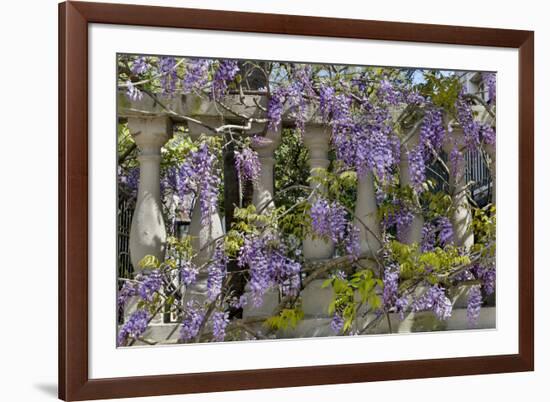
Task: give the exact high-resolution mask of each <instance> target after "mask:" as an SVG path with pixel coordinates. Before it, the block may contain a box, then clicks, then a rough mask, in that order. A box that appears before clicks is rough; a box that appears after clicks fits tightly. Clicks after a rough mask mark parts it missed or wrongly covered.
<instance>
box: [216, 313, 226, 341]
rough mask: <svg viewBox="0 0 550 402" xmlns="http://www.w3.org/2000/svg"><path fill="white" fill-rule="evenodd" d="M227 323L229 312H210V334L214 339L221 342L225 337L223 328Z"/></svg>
mask: <svg viewBox="0 0 550 402" xmlns="http://www.w3.org/2000/svg"><path fill="white" fill-rule="evenodd" d="M227 324H229V313H227V312H223V311H216V312H215V313H214V314H212V334H213V336H214V341H216V342H222V341H223V340H224V339H225V328H226V327H227Z"/></svg>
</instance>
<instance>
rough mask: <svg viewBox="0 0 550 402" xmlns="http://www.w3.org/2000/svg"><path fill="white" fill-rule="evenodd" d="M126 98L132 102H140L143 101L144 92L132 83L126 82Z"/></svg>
mask: <svg viewBox="0 0 550 402" xmlns="http://www.w3.org/2000/svg"><path fill="white" fill-rule="evenodd" d="M126 96H127V97H128V99H130V100H132V101H134V102H135V101H138V100H141V99H143V92H141V91H140V90H139V89H138V87H136V86H135V85H134V84H133V83H132V81H130V80H128V81H126Z"/></svg>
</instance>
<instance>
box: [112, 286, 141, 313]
mask: <svg viewBox="0 0 550 402" xmlns="http://www.w3.org/2000/svg"><path fill="white" fill-rule="evenodd" d="M135 295H137V289H136V285H135V284H134V283H133V282H129V281H125V282H124V284H123V285H122V288H121V289H120V290H119V291H118V294H117V306H118V308H119V309H120V308H124V306H125V305H126V302H127V301H128V299H130V298H131V297H133V296H135Z"/></svg>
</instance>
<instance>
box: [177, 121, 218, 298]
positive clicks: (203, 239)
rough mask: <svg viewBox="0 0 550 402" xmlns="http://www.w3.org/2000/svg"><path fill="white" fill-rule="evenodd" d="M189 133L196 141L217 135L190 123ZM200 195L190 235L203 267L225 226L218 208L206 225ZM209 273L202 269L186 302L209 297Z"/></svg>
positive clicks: (194, 208) (188, 288) (188, 290)
mask: <svg viewBox="0 0 550 402" xmlns="http://www.w3.org/2000/svg"><path fill="white" fill-rule="evenodd" d="M188 127H189V133H190V135H191V137H192V138H194V139H196V138H198V137H199V136H200V135H201V134H207V135H215V134H214V133H212V132H210V131H209V130H207V129H205V128H204V127H202V126H201V125H198V124H193V123H189V126H188ZM200 196H201V195H200V194H197V197H196V198H195V204H194V206H193V212H192V214H191V222H190V224H189V231H188V235H189V236H191V246H192V247H193V250H194V251H195V252H196V253H197V254H196V256H195V257H194V259H193V263H194V264H196V265H197V266H199V267H200V266H201V265H203V264H204V263H206V262H208V261H209V260H210V259H211V258H212V255H213V254H214V251H215V249H216V247H215V244H214V240H215V239H218V238H219V237H220V236H222V235H223V233H224V232H223V226H222V220H221V218H220V214H219V212H218V210H217V208H216V210H215V211H213V212H212V213H211V215H210V218H209V219H208V221H207V222H206V223H203V222H202V213H201V208H200ZM207 277H208V275H207V273H206V270H205V269H202V270H201V272H200V274H199V275H198V277H197V281H196V282H195V283H194V284H193V285H191V286H188V287H187V289H186V290H185V296H184V302H187V301H188V300H195V301H198V302H201V303H202V302H203V301H204V300H206V297H207V286H206V284H207Z"/></svg>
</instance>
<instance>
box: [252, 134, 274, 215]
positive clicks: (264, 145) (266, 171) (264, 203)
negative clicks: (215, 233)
mask: <svg viewBox="0 0 550 402" xmlns="http://www.w3.org/2000/svg"><path fill="white" fill-rule="evenodd" d="M280 142H281V129H280V128H279V129H278V130H277V131H268V133H267V134H266V136H265V137H257V138H255V139H254V140H253V141H252V148H253V149H254V150H255V151H256V152H257V153H258V158H259V160H260V177H259V178H258V180H257V181H256V182H255V183H253V186H254V193H253V195H252V203H253V204H254V206H255V207H256V211H263V212H269V210H270V209H272V208H274V207H275V204H274V203H273V191H274V190H273V167H274V165H275V158H274V157H273V153H274V152H275V150H276V149H277V147H278V146H279V144H280Z"/></svg>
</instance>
